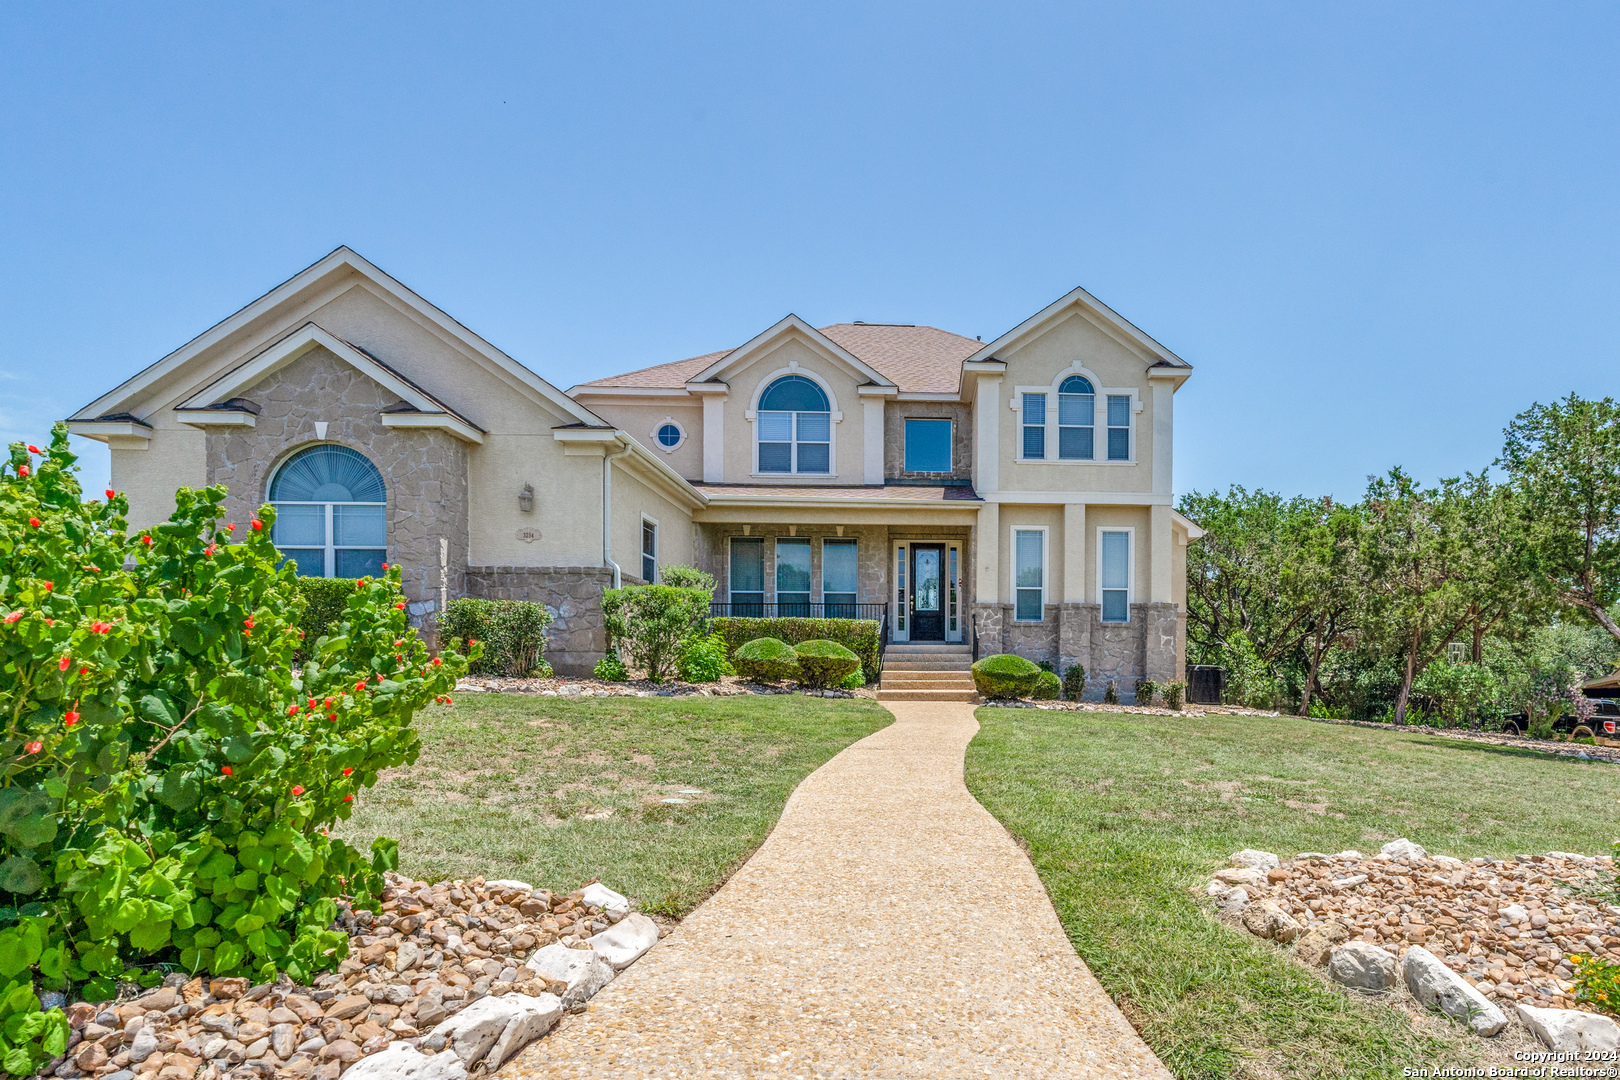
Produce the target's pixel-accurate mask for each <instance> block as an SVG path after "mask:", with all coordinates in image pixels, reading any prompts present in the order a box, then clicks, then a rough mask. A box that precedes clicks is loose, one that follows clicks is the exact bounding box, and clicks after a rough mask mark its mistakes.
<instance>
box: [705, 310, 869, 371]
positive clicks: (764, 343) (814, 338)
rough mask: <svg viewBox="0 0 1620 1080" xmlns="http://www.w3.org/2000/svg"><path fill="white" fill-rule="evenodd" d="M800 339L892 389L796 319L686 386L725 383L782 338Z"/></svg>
mask: <svg viewBox="0 0 1620 1080" xmlns="http://www.w3.org/2000/svg"><path fill="white" fill-rule="evenodd" d="M795 335H797V336H802V337H803V338H805V339H806V340H807V341H809V342H810V343H811V344H812V345H817V346H820V347H821V348H822V349H823V350H824V351H826V352H827V353H830V354H831V355H832V356H834V357H836V358H837V359H838V360H839V361H841V362H842V363H843V364H845V365H846V366H847V367H849V368H850V369H851V370H853V371H854V372H855V373H856V374H858V375H862V376H865V378H866V380H867V381H868V382H871V383H875V384H877V385H878V386H892V385H894V383H893V381H892V380H891V379H889V378H888V377H887V376H886V375H884V374H883V373H882V372H881V371H879V370H878V369H877V368H875V367H873V366H872V365H871V364H868V363H867V362H866V361H864V360H862V359H861V358H860V357H858V356H856V355H855V354H854V353H852V352H850V351H849V350H848V349H846V348H844V347H843V346H842V345H840V344H838V342H836V341H834V340H833V339H832V338H829V337H827V336H826V335H825V334H823V333H822V332H821V331H820V330H817V329H816V328H815V327H813V326H811V325H810V324H809V323H807V322H805V321H804V320H803V319H801V318H799V317H798V316H797V315H788V316H786V317H785V318H783V319H781V320H780V321H779V322H777V323H776V324H775V325H774V326H771V327H769V328H768V329H766V330H765V331H764V332H762V333H759V334H755V335H754V336H753V337H752V338H751V339H749V340H748V341H747V342H745V343H744V344H742V345H739V346H738V347H737V348H735V349H732V350H731V351H730V352H728V353H726V355H725V356H723V357H721V358H720V359H719V360H716V361H715V362H714V363H712V364H710V365H709V366H708V367H706V368H704V369H703V370H701V371H699V372H698V373H697V374H696V375H694V376H692V377H691V378H690V379H688V380H687V381H688V382H708V381H710V380H717V381H724V379H725V377H726V376H727V375H730V374H732V373H733V372H737V371H741V370H742V369H743V368H745V367H747V366H748V365H749V364H751V363H753V362H754V360H755V359H756V358H757V357H759V356H760V355H761V354H763V353H765V352H766V351H768V350H769V349H770V348H771V347H772V346H773V345H775V344H777V343H778V342H779V341H782V340H783V339H784V338H790V337H793V336H795Z"/></svg>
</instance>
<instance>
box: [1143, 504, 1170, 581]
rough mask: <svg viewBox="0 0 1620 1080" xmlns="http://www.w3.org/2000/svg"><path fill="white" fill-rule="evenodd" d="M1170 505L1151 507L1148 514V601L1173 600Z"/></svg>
mask: <svg viewBox="0 0 1620 1080" xmlns="http://www.w3.org/2000/svg"><path fill="white" fill-rule="evenodd" d="M1170 544H1171V537H1170V507H1168V506H1164V505H1160V506H1154V507H1152V508H1151V510H1150V512H1149V516H1148V602H1149V603H1153V604H1168V603H1171V602H1172V593H1171V588H1170Z"/></svg>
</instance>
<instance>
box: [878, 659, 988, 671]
mask: <svg viewBox="0 0 1620 1080" xmlns="http://www.w3.org/2000/svg"><path fill="white" fill-rule="evenodd" d="M883 670H884V671H947V672H961V673H963V674H967V673H970V672H972V670H973V665H972V664H969V663H966V662H963V661H959V660H884V661H883Z"/></svg>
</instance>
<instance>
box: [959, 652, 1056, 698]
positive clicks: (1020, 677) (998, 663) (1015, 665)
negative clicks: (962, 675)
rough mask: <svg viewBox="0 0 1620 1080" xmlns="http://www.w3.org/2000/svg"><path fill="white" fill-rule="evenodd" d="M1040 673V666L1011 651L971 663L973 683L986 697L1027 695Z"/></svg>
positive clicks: (1031, 690)
mask: <svg viewBox="0 0 1620 1080" xmlns="http://www.w3.org/2000/svg"><path fill="white" fill-rule="evenodd" d="M1041 674H1042V672H1041V669H1040V668H1038V667H1036V666H1035V665H1034V664H1032V663H1030V662H1029V661H1028V660H1025V659H1024V658H1023V657H1022V656H1014V655H1013V654H1012V653H996V654H995V655H994V656H987V657H985V658H984V659H983V660H980V661H979V662H978V663H976V664H974V665H973V683H974V685H975V686H977V687H978V688H979V693H981V694H983V695H984V696H985V697H987V698H1022V697H1029V696H1030V694H1032V693H1034V691H1035V684H1036V682H1037V681H1038V680H1039V679H1040V677H1041ZM1048 674H1050V673H1049V672H1048ZM1055 677H1056V676H1054V678H1055Z"/></svg>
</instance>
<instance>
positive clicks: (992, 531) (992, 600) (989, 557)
mask: <svg viewBox="0 0 1620 1080" xmlns="http://www.w3.org/2000/svg"><path fill="white" fill-rule="evenodd" d="M974 531H975V533H976V535H977V539H978V547H979V565H978V567H977V570H978V577H977V580H976V581H975V583H974V588H973V593H974V596H973V602H974V603H976V604H999V603H1001V507H1000V506H998V505H997V504H995V503H985V504H984V505H983V506H981V507H979V523H978V524H977V525H976V526H975V527H974Z"/></svg>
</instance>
